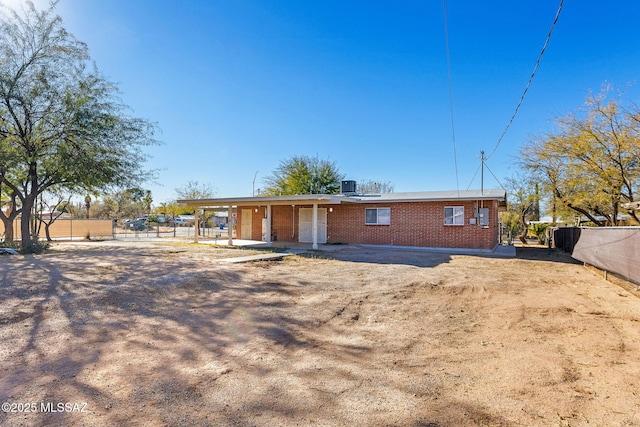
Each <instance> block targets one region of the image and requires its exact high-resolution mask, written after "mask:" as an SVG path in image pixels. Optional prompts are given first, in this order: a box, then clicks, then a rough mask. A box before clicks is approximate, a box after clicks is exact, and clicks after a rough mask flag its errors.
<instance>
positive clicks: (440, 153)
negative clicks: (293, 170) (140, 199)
mask: <svg viewBox="0 0 640 427" xmlns="http://www.w3.org/2000/svg"><path fill="white" fill-rule="evenodd" d="M0 1H4V2H9V1H10V0H0ZM16 1H18V0H11V1H10V2H11V3H13V4H15V2H16ZM36 4H37V5H42V4H43V3H42V2H36ZM558 4H559V0H558V1H555V0H553V1H551V0H545V1H540V0H523V1H502V0H498V1H492V2H478V1H454V0H450V1H448V2H447V14H448V29H449V40H450V53H451V67H452V82H453V101H454V102H453V110H454V117H455V134H456V144H457V162H458V184H457V183H456V172H455V166H454V154H453V153H454V151H453V143H452V132H451V116H450V105H449V89H448V79H447V62H446V54H445V32H444V19H443V3H442V1H440V0H438V1H435V0H433V1H431V0H423V1H393V2H391V1H344V0H340V1H334V0H323V1H302V0H295V1H278V0H275V1H266V0H260V1H258V0H255V1H254V0H237V1H235V0H210V1H196V0H190V1H166V0H135V1H132V0H108V1H90V0H60V3H59V5H58V13H59V14H60V15H61V16H62V18H63V20H64V24H65V26H66V28H67V29H68V30H69V31H70V32H71V33H73V34H74V35H75V36H76V37H77V38H78V39H79V40H82V41H84V42H86V43H87V44H88V46H89V49H90V53H91V56H92V58H93V59H94V60H95V62H96V64H97V66H98V68H99V69H100V70H101V71H102V72H103V73H104V75H105V76H106V77H107V78H109V79H110V80H112V81H114V82H116V83H118V84H119V87H120V89H121V90H122V99H123V100H124V102H125V103H126V104H128V105H129V106H130V107H131V108H132V113H133V114H134V115H136V116H139V117H144V118H147V119H149V120H151V121H153V122H156V123H157V124H158V126H159V128H160V130H161V132H160V133H159V134H158V138H159V139H160V140H161V141H162V142H163V145H162V146H160V147H154V148H153V149H152V150H150V154H151V156H152V157H151V159H150V161H149V162H148V164H147V167H149V168H152V169H158V170H159V171H158V183H157V184H151V183H149V184H145V185H144V187H145V188H149V189H151V190H152V191H153V195H154V203H155V204H157V203H160V202H163V201H168V200H170V199H172V198H174V197H175V193H174V189H175V188H176V187H178V186H180V185H182V184H184V183H185V182H186V181H188V180H197V181H200V182H210V183H212V184H213V185H214V186H215V187H216V188H217V189H218V194H217V195H218V196H221V197H226V196H250V195H251V193H252V181H253V178H254V174H255V173H256V171H258V174H257V179H256V184H255V187H256V189H258V188H261V187H262V186H263V179H264V177H265V176H266V175H268V174H269V173H270V172H271V171H273V169H275V168H276V167H277V166H278V164H279V162H280V161H281V160H283V159H287V158H289V157H291V156H294V155H310V156H315V155H318V156H319V157H320V158H324V159H329V160H331V161H335V162H336V164H337V166H338V167H339V169H340V171H341V172H343V173H344V174H345V175H346V177H347V179H354V180H356V181H358V180H365V179H374V180H381V181H390V182H391V183H392V184H393V185H394V186H395V191H396V192H400V191H421V190H453V189H456V187H457V186H459V188H460V189H461V190H465V189H467V187H468V186H469V184H470V183H471V181H472V177H473V176H474V173H475V172H476V170H477V168H478V166H479V164H480V158H479V156H480V150H485V151H486V152H487V154H488V153H490V152H491V151H492V150H493V148H494V146H495V144H496V142H497V140H498V138H499V136H500V134H501V133H502V131H503V130H504V128H505V126H506V125H507V123H508V121H509V119H510V117H511V115H512V114H513V111H514V109H515V107H516V105H517V103H518V101H519V99H520V96H521V95H522V91H523V89H524V87H525V85H526V83H527V81H528V79H529V76H530V74H531V72H532V70H533V67H534V65H535V61H536V59H537V56H538V54H539V52H540V49H541V48H542V46H543V43H544V40H545V38H546V35H547V32H548V31H549V28H550V25H551V23H552V21H553V18H554V16H555V13H556V10H557V7H558ZM638 16H640V2H638V1H637V0H623V1H617V2H609V3H607V2H602V1H595V0H580V1H576V0H567V1H566V2H565V4H564V7H563V10H562V14H561V16H560V20H559V22H558V24H557V26H556V28H555V30H554V33H553V36H552V38H551V41H550V44H549V46H548V48H547V51H546V53H545V56H544V57H543V59H542V63H541V65H540V68H539V70H538V73H537V75H536V77H535V79H534V81H533V84H532V86H531V88H530V89H529V92H528V95H527V98H526V99H525V101H524V104H523V105H522V107H521V109H520V112H519V115H518V116H517V117H516V119H515V122H514V124H513V126H512V127H511V129H510V130H509V132H508V133H507V135H506V137H505V138H504V140H503V142H502V143H501V145H500V147H499V148H498V150H497V152H496V154H495V155H494V156H493V157H492V158H491V159H490V160H489V161H488V163H487V164H488V167H489V168H490V169H491V171H492V172H493V173H494V174H495V175H496V176H497V177H498V178H499V179H500V180H501V181H502V182H504V178H505V177H507V176H511V175H512V174H513V173H514V172H515V170H516V167H515V166H514V165H513V163H514V161H515V160H516V156H517V154H518V151H519V149H520V148H521V147H522V145H523V144H526V143H527V141H528V140H529V139H530V138H531V136H532V135H537V134H541V133H543V132H548V131H551V130H553V119H554V117H556V116H558V115H562V114H565V113H566V112H568V111H571V110H576V109H578V108H579V107H580V106H581V105H582V104H583V103H584V99H585V96H586V95H587V93H588V92H589V91H594V92H599V91H600V87H601V85H602V84H603V83H604V82H610V83H612V84H614V85H616V86H617V87H618V88H621V89H625V88H626V87H627V85H628V84H629V83H631V84H633V83H636V79H637V78H638V76H639V72H640V25H639V24H638ZM626 94H627V98H628V99H632V100H634V101H640V97H639V94H640V89H639V88H638V87H637V85H636V86H632V87H631V88H629V89H626ZM497 186H498V183H497V182H496V181H495V180H494V179H493V177H492V176H491V175H490V173H489V172H488V171H487V172H485V187H497ZM471 187H472V188H479V187H480V180H479V175H478V176H477V177H476V178H475V180H474V181H473V184H472V185H471Z"/></svg>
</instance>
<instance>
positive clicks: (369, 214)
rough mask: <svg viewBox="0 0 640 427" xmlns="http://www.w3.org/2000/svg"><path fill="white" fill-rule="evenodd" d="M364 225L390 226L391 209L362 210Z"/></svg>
mask: <svg viewBox="0 0 640 427" xmlns="http://www.w3.org/2000/svg"><path fill="white" fill-rule="evenodd" d="M364 223H365V224H366V225H389V224H391V208H367V209H365V210H364Z"/></svg>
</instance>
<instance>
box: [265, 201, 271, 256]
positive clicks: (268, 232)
mask: <svg viewBox="0 0 640 427" xmlns="http://www.w3.org/2000/svg"><path fill="white" fill-rule="evenodd" d="M265 232H266V233H267V247H268V248H270V247H271V205H267V229H266V230H265Z"/></svg>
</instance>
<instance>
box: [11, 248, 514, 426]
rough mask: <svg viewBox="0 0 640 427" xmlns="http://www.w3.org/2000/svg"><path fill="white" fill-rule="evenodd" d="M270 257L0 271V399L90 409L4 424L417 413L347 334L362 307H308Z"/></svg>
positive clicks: (253, 421)
mask: <svg viewBox="0 0 640 427" xmlns="http://www.w3.org/2000/svg"><path fill="white" fill-rule="evenodd" d="M87 255H88V256H87ZM421 255H422V254H421ZM366 256H367V255H366V253H365V254H364V257H363V258H362V259H361V260H359V261H357V262H365V263H366V262H367V260H366ZM346 258H348V256H347V257H346ZM333 259H336V258H333ZM337 259H340V258H337ZM345 261H353V260H352V259H345ZM390 261H391V260H390ZM449 261H450V257H449V256H448V255H445V254H429V255H428V256H424V258H422V257H421V256H418V255H416V257H415V258H409V259H408V260H407V261H406V263H407V264H408V265H414V266H419V267H432V266H436V265H439V264H440V263H446V262H449ZM393 263H395V261H394V262H393ZM273 265H276V264H273V263H264V264H263V267H264V274H259V273H260V272H258V273H256V271H255V268H254V269H251V268H245V267H242V266H235V267H221V266H219V265H216V264H213V263H207V262H203V261H202V260H197V259H189V258H186V257H182V258H180V257H174V256H173V254H172V253H171V252H170V250H169V249H160V250H152V251H143V252H141V251H139V250H136V249H102V248H98V249H93V250H91V251H84V250H71V251H67V252H59V253H51V254H48V255H43V256H25V257H23V258H21V259H17V260H16V261H13V262H12V263H11V264H3V265H0V278H1V279H2V282H1V285H0V295H1V296H0V307H2V309H1V311H0V339H1V342H2V347H1V351H2V364H1V365H0V366H1V367H2V368H1V370H2V372H3V375H2V378H0V402H7V401H8V402H87V408H86V409H87V410H88V411H89V413H87V414H83V413H80V414H78V413H65V412H58V413H43V412H36V413H29V414H24V413H21V414H15V413H5V412H0V425H3V426H4V425H9V426H11V425H136V424H137V425H140V424H145V425H175V426H182V425H185V426H186V425H196V426H198V425H202V426H207V425H273V424H279V425H282V424H286V423H287V422H289V421H291V420H306V421H307V422H315V423H318V424H330V425H346V424H350V423H352V422H353V420H355V419H359V417H361V416H364V415H365V414H369V416H370V417H372V418H370V419H369V421H368V422H366V421H365V422H363V424H369V425H380V423H381V422H382V423H384V421H385V418H384V417H385V408H388V407H391V406H392V405H395V406H397V405H400V406H401V407H402V410H403V411H404V412H403V413H406V414H407V415H406V417H408V418H407V419H411V417H412V415H410V414H411V413H412V411H413V410H414V409H415V408H416V407H417V406H419V405H420V402H422V400H420V399H423V398H429V394H428V393H429V392H427V391H424V392H421V393H422V394H421V395H420V396H418V394H417V393H416V390H412V389H403V388H402V387H400V386H394V385H391V386H389V387H388V388H385V389H384V390H383V389H377V388H376V387H375V386H372V385H371V384H373V383H371V381H372V378H377V380H378V381H381V382H383V381H384V378H385V376H386V375H390V374H393V373H395V375H396V376H399V377H402V370H401V369H400V368H399V367H397V366H394V364H393V361H392V360H391V359H389V363H388V364H386V357H387V355H385V354H382V355H381V358H382V360H383V364H382V365H380V364H371V365H368V364H366V363H364V362H363V360H364V359H365V357H364V356H365V355H370V354H372V353H380V352H381V351H382V350H380V349H379V348H376V346H373V345H371V344H365V343H359V342H358V339H355V340H352V339H351V338H352V336H351V335H350V328H351V327H352V325H353V324H354V322H356V321H358V317H357V316H356V314H358V313H357V312H355V311H354V312H351V311H350V310H352V308H353V307H354V306H355V305H356V302H352V301H344V304H343V305H341V306H340V307H336V306H335V304H333V305H332V304H327V303H326V299H324V298H322V293H320V297H318V299H317V300H313V301H311V302H308V301H307V300H306V299H305V296H307V295H306V294H305V286H306V283H305V282H304V281H300V280H299V279H298V278H297V277H295V276H294V275H287V274H271V273H270V268H271V266H273ZM326 281H327V283H330V282H331V281H332V278H331V277H327V278H326ZM360 302H361V301H360ZM329 337H333V338H335V337H339V338H340V337H342V338H341V339H337V340H336V339H329ZM347 338H349V339H347ZM363 342H367V341H363ZM389 357H392V355H389ZM302 359H304V360H305V365H303V366H299V363H300V360H302ZM356 372H358V373H356ZM359 372H362V373H359ZM392 377H393V375H392ZM375 384H378V383H375ZM431 386H432V384H427V385H425V387H431ZM414 396H417V397H414ZM425 396H426V397H425ZM363 400H364V401H367V400H370V401H371V402H372V403H371V405H372V406H371V407H361V406H359V405H361V402H362V401H363ZM456 405H457V407H459V408H460V409H459V410H460V411H461V412H460V416H463V415H464V416H467V415H466V414H478V415H477V419H474V418H470V420H471V421H470V422H475V421H482V422H484V421H487V420H488V422H489V421H490V422H491V423H493V424H492V425H503V424H501V422H502V420H499V419H497V418H491V417H490V416H489V415H488V414H486V413H485V412H484V411H483V409H482V408H475V407H473V406H472V405H469V404H466V405H465V404H459V402H458V403H456ZM465 411H466V412H465ZM309 413H312V414H313V415H312V416H311V417H310V416H309ZM348 414H351V415H348ZM358 414H359V415H358ZM414 419H415V418H414ZM363 420H364V419H363ZM409 424H410V425H411V424H412V425H415V426H438V425H444V424H438V423H437V420H433V419H430V420H427V421H424V420H421V419H416V420H415V422H413V423H409ZM462 425H463V424H462ZM468 425H472V424H468ZM504 425H506V424H504Z"/></svg>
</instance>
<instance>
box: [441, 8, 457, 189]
mask: <svg viewBox="0 0 640 427" xmlns="http://www.w3.org/2000/svg"><path fill="white" fill-rule="evenodd" d="M442 10H443V12H444V40H445V49H446V52H447V76H448V77H449V108H450V110H451V139H452V141H453V163H454V166H455V169H456V189H457V190H458V196H460V184H459V183H458V156H457V154H456V127H455V122H454V120H453V84H452V79H451V56H450V55H449V29H448V27H447V0H442Z"/></svg>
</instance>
